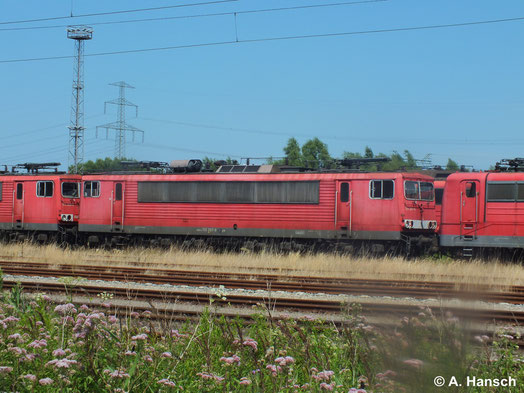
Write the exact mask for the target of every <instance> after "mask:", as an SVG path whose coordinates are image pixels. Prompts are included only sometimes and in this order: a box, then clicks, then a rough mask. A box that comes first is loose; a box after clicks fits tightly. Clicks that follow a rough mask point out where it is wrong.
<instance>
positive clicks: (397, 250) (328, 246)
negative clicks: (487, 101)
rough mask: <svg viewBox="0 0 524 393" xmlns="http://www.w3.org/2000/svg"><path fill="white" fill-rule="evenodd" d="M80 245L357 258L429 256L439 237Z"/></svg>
mask: <svg viewBox="0 0 524 393" xmlns="http://www.w3.org/2000/svg"><path fill="white" fill-rule="evenodd" d="M78 240H79V244H80V245H85V246H88V247H102V248H107V249H111V248H123V247H162V248H170V247H176V248H179V249H182V250H188V251H209V252H255V253H259V252H278V253H291V252H298V253H336V254H342V255H356V256H380V255H386V254H388V255H406V256H418V255H424V254H426V253H428V252H429V251H430V250H432V249H433V247H434V246H435V245H436V244H437V241H436V237H433V238H427V235H426V238H425V239H424V238H423V236H422V235H419V236H417V237H406V239H404V238H403V239H402V240H401V241H396V240H390V241H387V240H375V241H366V240H351V239H338V240H336V239H299V238H252V237H240V236H239V237H222V236H220V237H218V236H216V237H212V236H180V235H179V236H154V235H129V234H122V233H117V234H100V233H97V234H79V238H78Z"/></svg>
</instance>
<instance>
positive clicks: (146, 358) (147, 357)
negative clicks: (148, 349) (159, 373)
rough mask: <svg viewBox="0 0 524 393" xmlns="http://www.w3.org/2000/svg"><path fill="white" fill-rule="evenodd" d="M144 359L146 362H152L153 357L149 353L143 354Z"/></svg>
mask: <svg viewBox="0 0 524 393" xmlns="http://www.w3.org/2000/svg"><path fill="white" fill-rule="evenodd" d="M144 361H146V362H149V363H153V358H152V357H151V356H149V355H145V356H144Z"/></svg>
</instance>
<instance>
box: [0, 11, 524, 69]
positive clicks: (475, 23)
mask: <svg viewBox="0 0 524 393" xmlns="http://www.w3.org/2000/svg"><path fill="white" fill-rule="evenodd" d="M522 20H524V17H517V18H506V19H491V20H484V21H475V22H463V23H449V24H442V25H428V26H414V27H399V28H393V29H375V30H361V31H347V32H339V33H323V34H307V35H296V36H284V37H268V38H253V39H248V40H242V39H239V40H238V41H236V40H234V41H218V42H207V43H199V44H187V45H176V46H165V47H158V48H144V49H129V50H122V51H112V52H100V53H91V54H86V55H85V56H86V57H94V56H109V55H122V54H128V53H141V52H157V51H166V50H175V49H187V48H198V47H206V46H219V45H230V44H239V43H254V42H265V41H286V40H298V39H308V38H325V37H342V36H351V35H363V34H377V33H394V32H402V31H415V30H430V29H443V28H452V27H464V26H475V25H485V24H494V23H505V22H516V21H522ZM73 57H74V56H49V57H34V58H26V59H10V60H0V64H3V63H21V62H30V61H44V60H60V59H71V58H73Z"/></svg>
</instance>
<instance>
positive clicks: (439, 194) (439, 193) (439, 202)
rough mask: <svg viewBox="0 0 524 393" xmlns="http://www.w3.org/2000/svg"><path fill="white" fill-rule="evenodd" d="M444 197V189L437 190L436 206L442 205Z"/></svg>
mask: <svg viewBox="0 0 524 393" xmlns="http://www.w3.org/2000/svg"><path fill="white" fill-rule="evenodd" d="M443 196H444V189H443V188H435V205H442V197H443Z"/></svg>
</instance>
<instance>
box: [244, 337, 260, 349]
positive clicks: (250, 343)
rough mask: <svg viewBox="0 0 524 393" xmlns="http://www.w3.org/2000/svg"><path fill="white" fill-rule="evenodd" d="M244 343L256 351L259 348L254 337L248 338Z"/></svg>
mask: <svg viewBox="0 0 524 393" xmlns="http://www.w3.org/2000/svg"><path fill="white" fill-rule="evenodd" d="M243 344H244V345H246V346H248V347H251V348H253V350H254V351H256V350H257V348H258V343H257V342H256V341H255V340H253V339H252V338H246V339H245V341H244V342H243Z"/></svg>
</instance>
